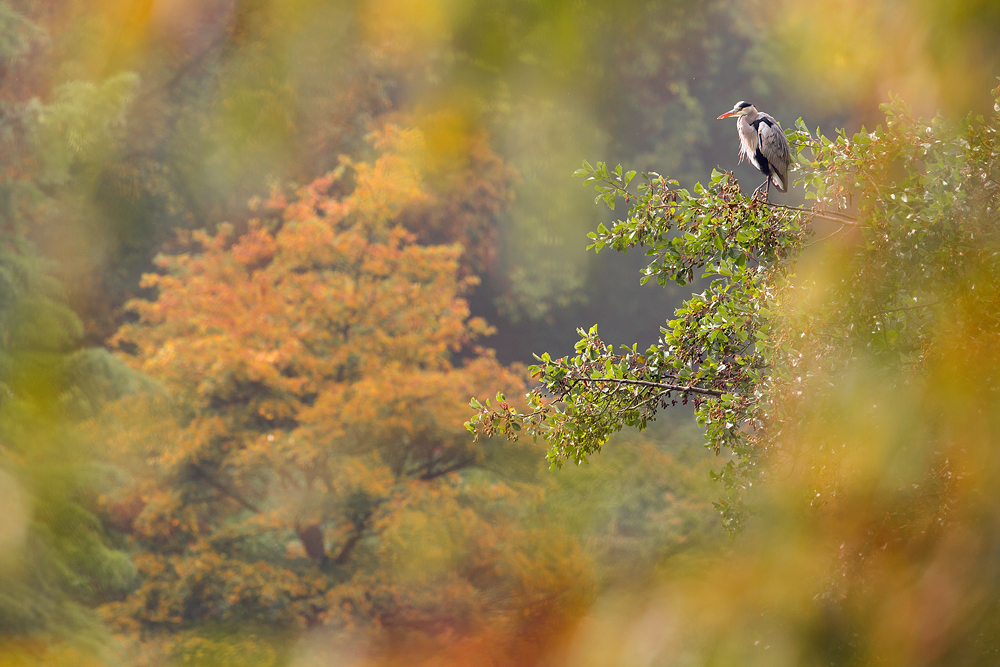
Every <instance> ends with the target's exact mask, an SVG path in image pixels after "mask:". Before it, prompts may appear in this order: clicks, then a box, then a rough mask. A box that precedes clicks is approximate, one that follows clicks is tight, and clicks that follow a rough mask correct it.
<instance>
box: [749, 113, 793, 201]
mask: <svg viewBox="0 0 1000 667" xmlns="http://www.w3.org/2000/svg"><path fill="white" fill-rule="evenodd" d="M761 116H763V118H762V119H761V122H760V124H759V125H758V126H757V133H758V134H759V135H760V152H761V155H763V156H764V157H765V158H766V159H767V163H768V164H769V165H770V166H771V182H772V183H774V185H775V187H777V188H778V189H779V190H781V191H782V192H788V165H789V164H791V162H792V149H791V148H790V147H789V145H788V139H787V138H786V137H785V133H784V132H782V131H781V126H780V125H778V121H776V120H774V118H772V117H771V116H769V115H767V114H761Z"/></svg>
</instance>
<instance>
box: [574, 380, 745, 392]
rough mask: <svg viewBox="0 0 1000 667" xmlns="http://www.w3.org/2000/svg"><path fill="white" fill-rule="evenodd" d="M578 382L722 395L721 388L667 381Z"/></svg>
mask: <svg viewBox="0 0 1000 667" xmlns="http://www.w3.org/2000/svg"><path fill="white" fill-rule="evenodd" d="M577 382H612V383H615V384H630V385H639V386H642V387H654V388H656V389H666V390H667V391H679V392H684V393H691V394H703V395H705V396H722V395H723V394H724V393H726V392H724V391H722V390H721V389H705V388H703V387H695V386H694V385H680V384H667V383H665V382H651V381H649V380H630V379H627V378H577Z"/></svg>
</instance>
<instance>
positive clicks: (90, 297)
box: [0, 0, 1000, 666]
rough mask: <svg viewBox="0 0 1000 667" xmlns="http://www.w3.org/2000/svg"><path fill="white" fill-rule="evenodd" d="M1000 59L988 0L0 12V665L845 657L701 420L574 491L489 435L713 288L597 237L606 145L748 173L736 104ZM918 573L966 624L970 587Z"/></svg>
mask: <svg viewBox="0 0 1000 667" xmlns="http://www.w3.org/2000/svg"><path fill="white" fill-rule="evenodd" d="M998 35H1000V4H997V3H996V2H993V1H991V0H955V1H952V2H936V1H933V0H864V1H861V0H846V1H845V0H838V1H836V2H834V1H832V0H829V1H827V0H818V1H817V0H813V1H810V2H805V1H798V0H781V1H777V2H774V1H772V2H766V3H765V2H757V1H755V0H747V1H740V0H705V1H702V2H699V1H694V0H676V1H668V2H640V1H634V0H624V1H622V2H618V3H607V2H596V1H591V0H573V1H570V0H566V1H557V0H552V1H543V0H501V1H494V2H485V1H482V2H481V1H478V0H370V1H364V0H358V1H355V2H349V1H346V0H344V1H329V2H322V1H319V0H281V1H279V0H204V1H196V0H2V1H0V79H2V88H0V161H2V162H0V164H2V167H0V169H2V172H0V214H2V216H3V217H2V229H0V318H2V319H0V382H2V387H0V388H2V393H3V397H2V403H0V507H2V511H0V643H2V646H0V665H6V664H17V665H21V664H24V665H34V664H39V665H41V664H67V665H68V664H74V665H77V664H94V665H105V664H107V665H133V664H134V665H145V664H149V665H174V664H176V665H181V664H184V665H187V664H192V665H234V666H235V665H248V666H249V665H313V664H316V665H320V664H323V665H341V664H342V665H353V664H358V665H369V664H370V665H383V664H385V665H390V664H400V665H402V664H407V665H410V664H427V665H431V664H433V665H452V664H454V665H471V664H483V665H486V664H490V665H508V664H510V665H534V664H539V665H542V664H545V665H562V664H567V665H568V664H574V665H590V664H594V665H597V664H601V665H618V664H620V665H653V664H669V665H675V664H676V665H696V664H713V665H714V664H718V665H728V664H736V662H740V663H741V664H757V663H758V662H760V664H764V663H765V662H767V664H784V663H785V662H788V664H793V662H794V661H795V660H805V659H806V658H804V657H803V655H804V654H802V653H797V652H795V650H793V648H791V647H793V646H801V645H802V644H803V642H804V643H805V644H808V645H811V646H818V647H820V648H817V649H816V653H815V655H813V654H808V655H813V657H812V658H809V660H813V659H815V660H816V661H817V662H816V664H820V662H821V661H822V660H821V658H822V659H823V660H834V661H835V660H836V659H837V656H836V655H834V654H830V653H828V652H827V653H824V652H823V650H822V647H823V646H826V645H827V644H830V645H832V644H836V642H835V641H834V640H831V639H830V638H829V636H827V635H823V636H818V635H817V636H812V635H809V633H810V632H815V628H816V627H820V625H822V624H819V622H817V623H813V624H810V623H804V622H803V623H799V624H796V620H795V619H801V618H810V619H815V618H816V617H817V615H819V616H821V615H822V613H823V612H822V610H820V611H816V610H815V609H811V608H810V609H809V610H804V608H803V607H799V606H798V605H807V604H808V598H804V597H803V593H802V591H803V587H806V588H808V584H809V581H808V577H809V576H814V577H820V576H821V575H820V574H817V572H818V571H819V570H820V569H822V568H820V567H818V566H817V567H815V568H811V567H809V566H807V565H804V563H807V562H808V560H809V558H810V557H811V556H812V555H815V554H816V553H817V552H815V551H812V550H811V549H812V548H813V546H812V545H813V544H814V542H815V541H819V542H822V540H823V539H826V537H825V536H823V535H819V536H818V537H817V536H816V535H813V534H811V533H807V532H802V531H801V530H798V529H795V530H793V529H791V528H789V529H788V530H785V531H784V532H782V530H779V529H768V530H770V531H771V532H768V530H764V531H758V532H756V533H753V534H751V535H748V536H739V537H736V538H735V539H731V538H730V537H729V536H728V535H727V534H726V533H725V531H724V530H723V529H722V526H721V523H720V521H719V518H718V514H717V512H716V510H715V509H714V508H713V506H712V501H713V500H715V499H716V498H717V497H718V495H719V494H720V490H719V489H718V488H717V486H716V485H715V484H714V483H713V482H712V481H711V478H710V475H709V472H710V471H711V470H712V469H713V468H716V467H718V466H719V465H720V460H719V458H718V457H716V455H715V454H714V453H712V452H711V451H709V450H706V449H704V447H703V446H702V438H701V435H700V433H699V432H698V430H697V429H696V428H695V426H694V424H693V423H691V421H692V420H691V416H690V412H688V411H686V409H682V408H678V410H677V411H676V412H675V413H671V414H669V415H664V417H663V419H662V420H661V421H660V422H658V423H657V424H656V425H655V426H654V427H653V428H651V429H649V430H647V431H645V432H643V433H628V434H623V435H622V436H621V437H619V438H617V439H615V440H613V441H612V442H611V443H610V444H609V445H608V446H607V447H606V449H605V451H604V452H603V453H602V454H601V455H600V456H599V457H596V458H595V459H594V460H593V462H592V463H591V465H589V466H585V467H581V468H576V469H565V470H560V471H555V472H550V471H548V470H547V469H546V468H545V467H544V462H543V454H544V446H543V444H538V445H532V444H531V443H528V442H518V443H507V442H483V443H472V442H470V439H469V437H468V434H467V433H466V432H465V431H464V430H463V429H462V421H463V420H464V419H466V418H468V416H469V412H470V411H469V410H468V409H467V407H466V406H467V402H468V398H469V397H470V396H471V395H472V394H474V393H479V394H480V395H488V394H490V393H492V392H495V391H497V390H505V391H508V392H509V393H511V394H512V395H513V394H514V393H516V392H517V391H520V390H523V388H524V386H525V377H524V373H523V368H522V367H521V366H519V364H526V363H530V362H531V355H532V353H541V352H544V351H547V352H550V353H551V354H552V355H553V356H559V355H562V354H566V353H568V352H570V351H571V350H572V344H573V342H574V340H575V338H576V336H575V333H574V332H575V329H576V328H577V327H590V326H591V325H593V324H595V323H597V324H598V325H599V328H600V330H601V333H602V337H603V338H604V339H605V340H608V341H617V342H621V343H629V344H630V343H633V342H638V343H639V344H640V345H646V344H649V343H651V342H653V341H654V340H655V339H656V337H657V335H658V331H659V327H660V326H661V325H662V324H663V323H664V321H665V320H666V318H667V317H669V316H670V315H671V314H672V312H673V308H674V307H675V306H676V305H677V304H678V303H679V302H680V300H681V299H682V298H684V297H685V296H686V294H685V291H684V289H683V288H680V287H666V288H664V287H659V286H655V285H646V286H643V287H640V286H639V273H638V270H639V268H640V267H641V266H642V265H643V263H642V257H641V256H615V255H613V254H612V253H609V252H605V253H601V254H600V255H594V254H592V253H587V252H586V251H585V247H586V245H587V239H586V233H587V232H588V231H590V230H592V229H594V228H595V227H596V226H597V225H598V224H599V223H600V222H602V221H605V222H606V221H607V220H609V219H610V218H611V216H612V215H613V214H612V213H610V212H609V211H607V210H606V208H604V207H603V206H602V207H598V206H595V205H594V202H593V200H592V197H591V194H592V193H591V192H590V191H589V190H588V189H586V188H584V187H583V186H582V184H581V183H580V182H579V180H578V179H573V177H572V172H573V170H574V169H576V168H577V167H579V165H580V163H581V162H582V161H583V160H584V159H587V160H590V161H592V162H593V161H596V160H604V161H607V162H609V163H611V164H616V163H619V162H621V163H623V164H624V165H627V166H628V168H633V169H637V170H652V171H656V172H658V173H660V174H663V175H666V176H669V177H671V178H676V179H677V180H678V181H680V183H681V184H682V185H684V186H688V187H690V186H692V185H693V184H694V183H695V182H696V181H699V180H701V181H705V180H707V179H708V177H709V175H710V173H711V171H712V169H713V168H716V167H718V168H721V169H726V170H734V171H735V172H736V174H737V176H738V177H740V178H741V179H745V181H746V183H748V184H751V185H754V186H755V185H756V183H757V178H758V177H757V175H756V172H754V171H753V170H752V168H750V167H748V166H747V165H745V164H744V165H739V166H737V164H736V155H737V150H736V149H737V141H736V133H735V130H734V128H733V127H732V125H731V123H726V122H721V121H718V122H717V121H716V120H715V119H716V116H718V115H719V114H720V113H722V112H724V111H727V110H729V109H730V108H732V105H733V103H734V102H736V101H738V100H748V101H751V102H753V103H754V104H756V105H757V107H758V108H759V109H761V110H764V111H767V112H769V113H771V114H772V115H774V116H775V117H776V118H778V120H779V121H781V122H782V123H783V124H784V125H785V127H790V126H791V125H792V124H793V123H794V121H795V119H796V118H799V117H802V118H803V119H804V120H805V122H806V124H807V125H808V126H809V127H810V128H820V129H822V131H823V132H825V133H827V134H833V133H834V132H835V130H836V129H837V128H846V129H847V130H848V132H855V131H858V130H860V129H861V128H862V126H866V127H869V128H871V127H873V126H874V125H876V124H878V123H880V122H882V112H881V111H880V110H879V104H880V103H881V102H883V101H885V100H886V99H888V97H889V95H890V94H896V95H899V96H900V97H901V98H902V99H904V100H905V101H906V102H907V103H908V104H909V105H910V106H911V107H912V109H913V110H914V113H915V114H916V115H921V116H931V115H934V114H936V113H941V114H943V116H944V117H945V118H949V119H953V120H954V119H958V118H961V117H964V116H966V115H967V114H970V113H971V114H986V115H989V114H993V113H995V112H994V110H993V102H994V100H993V98H992V96H991V95H990V89H991V88H993V87H995V85H996V77H997V75H998V74H1000V39H998ZM801 196H802V195H801V192H797V191H795V190H794V189H793V190H792V191H791V192H789V193H788V195H785V196H782V198H781V200H780V201H782V202H783V203H789V204H797V203H800V202H801ZM330 229H333V230H335V233H334V232H331V231H330ZM398 229H403V230H406V233H402V232H399V231H398ZM331 234H333V235H332V236H331ZM323 248H330V251H329V252H328V253H327V252H325V251H323V250H321V249H323ZM158 258H159V259H158ZM147 274H152V275H153V276H157V277H152V278H143V276H144V275H147ZM689 289H690V288H688V290H689ZM688 293H689V291H688ZM483 348H488V349H492V350H495V353H491V352H488V351H486V350H485V349H483ZM823 409H824V408H821V407H817V408H816V410H817V412H820V413H822V412H823ZM914 409H915V408H913V407H912V406H911V404H909V403H907V402H906V401H905V400H903V398H900V399H899V401H898V405H895V406H894V407H893V408H892V409H891V414H890V415H889V416H885V415H883V416H882V417H873V418H872V419H874V420H876V422H877V421H878V419H886V420H889V421H888V422H885V423H889V422H891V423H892V424H898V423H905V422H906V421H907V410H914ZM836 410H843V411H845V412H850V410H849V409H848V408H845V407H844V406H843V405H839V407H836V406H835V407H829V411H832V412H836ZM838 414H839V413H838ZM971 418H972V417H970V419H971ZM845 419H846V422H845V423H849V422H850V418H845ZM879 423H881V422H879ZM869 426H870V424H869ZM845 428H847V427H845ZM862 435H863V434H861V435H857V434H856V435H855V436H852V437H862ZM845 437H848V436H845ZM981 441H982V443H983V444H982V446H983V447H988V446H989V443H990V442H991V439H990V437H987V436H983V437H982V438H981ZM971 458H972V460H976V458H975V457H971ZM779 488H784V487H780V485H779ZM800 492H801V489H798V488H796V487H794V485H792V486H791V487H790V490H789V491H788V493H789V494H792V495H794V494H796V493H800ZM774 502H775V506H776V507H783V505H782V502H784V501H781V500H780V498H779V499H778V500H775V501H774ZM776 512H777V516H779V517H780V516H783V517H785V519H786V520H787V521H788V522H790V523H793V522H795V521H800V520H801V516H799V515H798V514H795V512H793V511H791V510H788V512H786V513H784V514H782V512H780V511H777V510H776ZM986 520H987V519H983V521H986ZM779 524H780V522H779ZM994 530H995V529H994ZM770 539H773V540H774V541H773V542H768V540H770ZM785 539H788V540H790V541H791V543H790V544H789V545H788V549H787V550H786V549H784V545H783V544H782V540H785ZM967 539H968V540H972V541H974V540H973V538H972V537H967ZM796 540H797V541H796ZM810 540H813V541H810ZM948 544H949V545H950V547H949V548H950V549H951V550H950V551H948V550H947V549H946V550H944V551H942V552H941V553H942V554H944V555H941V556H940V558H938V559H937V560H934V561H933V562H934V563H937V565H935V567H938V568H939V569H941V570H942V571H950V570H949V568H961V567H964V565H963V563H964V562H965V561H964V560H963V555H962V554H964V553H966V552H967V551H968V550H969V549H973V550H974V549H979V550H981V551H988V550H989V549H990V548H994V547H991V546H989V544H985V545H984V544H981V543H979V542H976V544H975V546H974V547H970V546H969V545H968V544H965V543H962V542H961V540H959V538H958V537H955V538H954V540H952V542H949V543H948ZM841 546H842V545H841ZM817 548H818V547H817ZM823 548H826V546H824V547H823ZM748 553H749V554H753V558H748V557H747V554H748ZM977 553H979V552H977ZM817 558H819V557H818V556H817ZM932 560H933V559H932ZM977 562H978V561H977ZM884 567H885V570H886V572H887V573H888V574H886V577H887V578H889V579H892V580H893V581H897V580H898V582H899V583H898V591H899V594H898V595H897V596H896V597H895V598H892V599H890V601H889V602H888V603H885V604H886V605H889V607H891V609H889V611H885V613H886V614H894V615H896V616H898V618H899V619H902V620H899V621H898V622H896V623H897V625H898V626H899V627H904V626H905V627H906V628H909V630H907V632H910V631H911V630H912V628H919V627H923V626H921V625H920V624H921V623H923V624H927V625H930V626H933V625H934V624H935V622H936V621H935V619H934V618H932V617H929V616H928V617H926V618H925V617H924V616H921V615H920V614H921V613H922V612H921V611H920V610H922V609H923V610H926V608H927V607H933V606H935V605H936V604H943V603H941V602H940V601H937V602H936V601H935V600H937V598H935V597H934V595H938V594H940V595H943V596H945V597H947V595H948V594H949V591H950V590H952V589H948V588H947V587H944V589H942V588H940V587H938V588H935V587H934V586H932V585H930V584H927V586H926V588H927V590H928V591H930V592H928V593H927V596H929V597H926V598H919V596H916V597H913V596H911V597H913V599H911V598H909V597H907V595H908V593H906V591H908V590H910V589H908V588H907V586H908V584H907V583H906V582H907V581H908V579H907V577H911V578H913V577H918V576H919V574H920V573H919V572H915V571H913V572H910V571H907V572H903V571H900V570H893V566H892V563H888V564H885V565H884ZM783 571H788V572H798V573H799V574H800V575H801V576H802V577H804V578H805V579H791V580H790V579H789V578H788V577H784V576H782V573H783ZM705 573H711V577H706V575H705ZM983 576H995V575H992V574H989V573H985V574H983ZM747 582H751V583H747ZM994 583H995V582H994ZM942 590H943V591H944V592H941V591H942ZM962 590H965V589H962ZM990 590H992V589H990ZM761 591H764V593H765V599H761V598H760V595H761V594H762V593H761ZM734 600H736V601H737V602H733V601H734ZM804 600H806V601H804ZM949 604H954V605H958V606H961V602H960V601H959V602H954V603H949ZM892 605H895V606H892ZM761 608H768V609H775V608H777V609H779V610H781V613H780V614H778V616H779V617H781V618H784V619H786V620H788V619H792V620H788V622H787V623H786V624H785V625H783V626H781V627H780V628H777V627H773V626H769V627H757V626H755V625H754V623H753V622H752V621H748V620H747V619H748V618H750V617H753V615H754V614H758V615H760V614H761V613H762V612H760V609H761ZM887 608H888V607H887ZM859 613H860V612H859ZM907 619H909V620H907ZM914 619H916V620H914ZM941 622H943V621H941ZM883 625H885V627H887V628H889V629H887V630H884V633H885V634H886V635H887V636H892V637H899V636H906V637H909V636H910V635H907V634H906V632H904V631H903V630H899V628H898V627H897V626H896V625H893V624H892V623H890V622H889V621H885V623H884V624H883ZM822 627H827V626H822ZM879 627H882V626H879ZM734 628H738V632H739V633H740V636H741V637H742V636H743V635H745V638H746V641H747V645H748V646H757V645H758V643H760V646H761V647H762V648H760V650H759V651H758V652H757V653H754V652H753V650H751V649H747V650H748V651H749V653H745V652H740V651H737V650H736V649H732V650H730V649H727V648H724V647H723V648H718V649H717V650H715V651H713V650H708V649H705V646H711V644H712V636H713V634H714V635H716V636H722V635H725V634H726V633H727V632H728V631H729V630H730V629H734ZM735 631H736V630H734V632H735ZM830 632H833V631H832V630H831V631H830ZM913 632H916V631H913ZM755 633H756V634H755ZM918 634H919V633H918ZM758 635H759V636H758ZM973 639H974V638H973ZM900 641H903V640H900ZM970 641H973V640H971V639H970ZM761 642H762V643H761ZM772 644H773V645H774V647H775V649H774V654H769V653H766V652H764V651H765V649H767V650H770V647H771V645H772ZM741 650H742V649H741ZM754 650H755V649H754ZM779 650H780V651H784V653H782V654H781V655H780V656H777V657H776V654H777V653H778V651H779ZM727 651H728V652H727ZM928 651H929V652H928V653H927V655H928V656H931V657H930V658H928V659H927V660H926V661H924V662H926V663H927V664H938V663H934V662H933V661H934V660H940V659H942V657H941V655H940V654H939V653H934V652H933V651H932V650H930V649H928ZM890 653H891V652H890ZM890 653H881V654H880V655H883V656H885V655H889V654H890ZM831 655H832V657H831ZM900 655H904V657H903V658H899V659H898V660H895V659H890V658H888V657H886V658H884V663H885V664H921V661H922V659H921V658H920V656H919V655H918V654H911V653H905V652H901V653H900ZM817 656H818V657H817ZM796 664H813V663H812V662H808V663H803V662H800V663H796ZM823 664H841V663H836V662H825V663H823ZM844 664H846V663H844ZM852 664H853V663H852ZM956 664H958V663H956ZM963 664H964V663H963Z"/></svg>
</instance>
